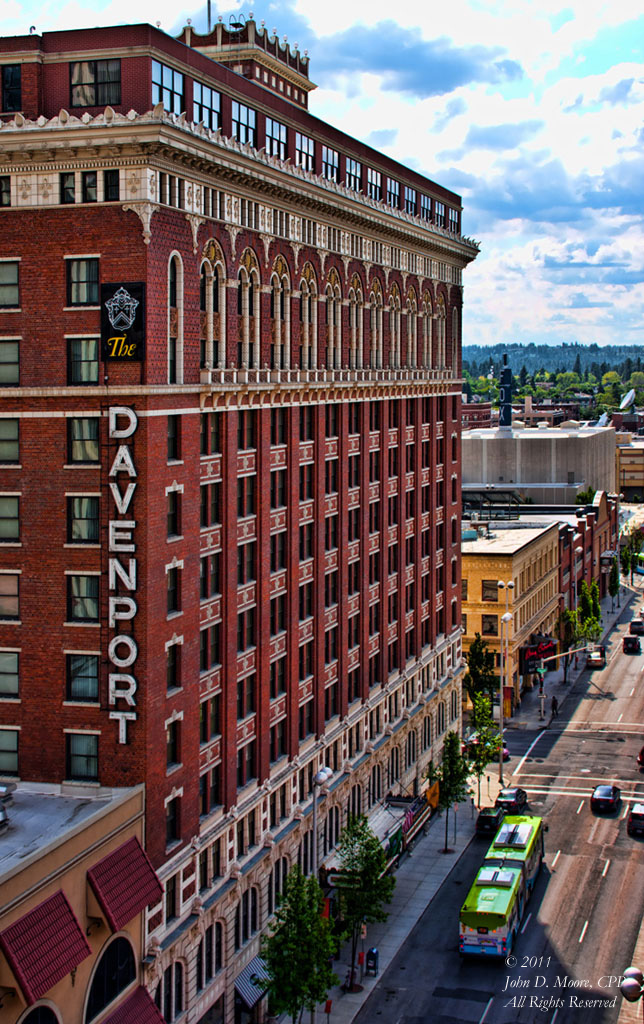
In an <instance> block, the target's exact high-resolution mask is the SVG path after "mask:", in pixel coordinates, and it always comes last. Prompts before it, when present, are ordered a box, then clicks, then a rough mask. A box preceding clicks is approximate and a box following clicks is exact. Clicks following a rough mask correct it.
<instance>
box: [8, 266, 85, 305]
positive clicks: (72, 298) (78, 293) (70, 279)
mask: <svg viewBox="0 0 644 1024" xmlns="http://www.w3.org/2000/svg"><path fill="white" fill-rule="evenodd" d="M66 263H67V305H68V306H97V305H98V301H99V297H98V260H97V259H80V260H66ZM0 266H1V265H0Z"/></svg>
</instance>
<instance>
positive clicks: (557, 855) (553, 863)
mask: <svg viewBox="0 0 644 1024" xmlns="http://www.w3.org/2000/svg"><path fill="white" fill-rule="evenodd" d="M560 855H561V850H557V852H556V853H555V859H554V860H553V862H552V866H553V868H554V866H555V864H556V863H557V861H558V860H559V857H560Z"/></svg>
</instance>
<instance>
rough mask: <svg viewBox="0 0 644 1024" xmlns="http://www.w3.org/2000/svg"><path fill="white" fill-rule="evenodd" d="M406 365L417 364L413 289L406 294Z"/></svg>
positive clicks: (415, 304) (415, 313)
mask: <svg viewBox="0 0 644 1024" xmlns="http://www.w3.org/2000/svg"><path fill="white" fill-rule="evenodd" d="M407 366H411V367H414V366H418V305H417V303H416V295H415V293H414V292H413V290H410V292H409V294H408V296H407Z"/></svg>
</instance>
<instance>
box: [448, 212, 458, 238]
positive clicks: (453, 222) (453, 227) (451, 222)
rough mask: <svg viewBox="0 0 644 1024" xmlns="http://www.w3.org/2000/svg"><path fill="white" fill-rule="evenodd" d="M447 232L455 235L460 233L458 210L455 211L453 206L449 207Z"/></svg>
mask: <svg viewBox="0 0 644 1024" xmlns="http://www.w3.org/2000/svg"><path fill="white" fill-rule="evenodd" d="M447 216H448V223H447V230H448V231H453V232H454V233H455V234H456V233H457V232H458V210H453V209H452V207H451V206H448V207H447Z"/></svg>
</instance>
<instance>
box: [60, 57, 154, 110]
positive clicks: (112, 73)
mask: <svg viewBox="0 0 644 1024" xmlns="http://www.w3.org/2000/svg"><path fill="white" fill-rule="evenodd" d="M153 63H156V62H155V61H153ZM160 66H161V65H159V67H160ZM69 77H70V88H71V105H72V107H106V106H107V105H108V104H110V105H114V104H118V103H120V102H121V62H120V60H118V59H112V60H76V61H71V63H70V65H69ZM157 102H158V100H157Z"/></svg>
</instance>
